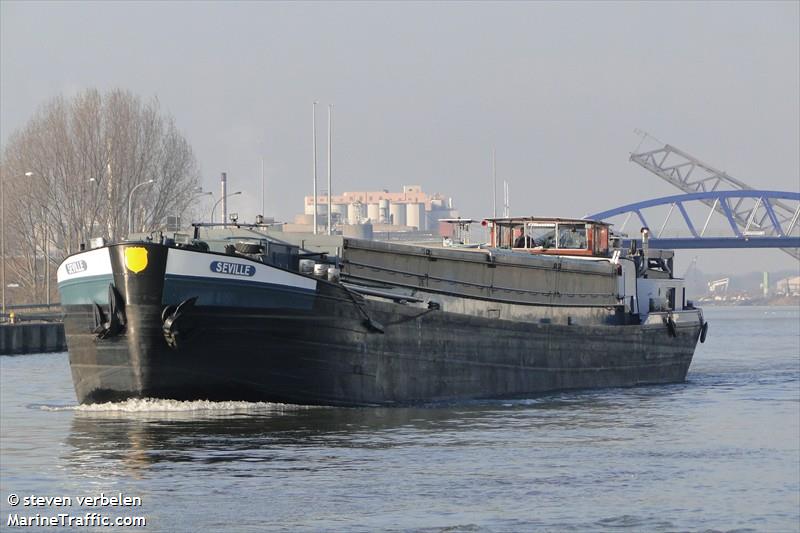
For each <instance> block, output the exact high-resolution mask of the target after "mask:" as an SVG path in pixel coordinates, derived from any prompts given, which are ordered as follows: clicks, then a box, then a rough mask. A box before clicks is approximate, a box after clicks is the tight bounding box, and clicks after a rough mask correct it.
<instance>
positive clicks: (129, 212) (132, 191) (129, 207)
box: [128, 180, 156, 236]
mask: <svg viewBox="0 0 800 533" xmlns="http://www.w3.org/2000/svg"><path fill="white" fill-rule="evenodd" d="M155 181H156V180H147V181H143V182H142V183H140V184H139V185H137V186H136V187H134V188H133V189H131V193H130V194H129V195H128V236H130V234H131V233H133V219H132V218H131V199H132V198H133V193H134V192H135V191H136V189H138V188H139V187H142V186H143V185H149V184H150V183H154V182H155Z"/></svg>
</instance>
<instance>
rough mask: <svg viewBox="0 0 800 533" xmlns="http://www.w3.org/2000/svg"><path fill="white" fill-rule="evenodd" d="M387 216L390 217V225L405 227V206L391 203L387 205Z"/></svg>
mask: <svg viewBox="0 0 800 533" xmlns="http://www.w3.org/2000/svg"><path fill="white" fill-rule="evenodd" d="M389 216H391V217H392V224H394V225H395V226H405V225H406V205H405V204H396V203H394V202H392V203H391V204H390V205H389Z"/></svg>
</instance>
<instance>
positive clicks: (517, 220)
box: [484, 216, 611, 226]
mask: <svg viewBox="0 0 800 533" xmlns="http://www.w3.org/2000/svg"><path fill="white" fill-rule="evenodd" d="M484 220H485V221H486V222H493V223H495V224H524V223H525V222H541V223H548V222H550V223H554V224H597V225H600V226H611V224H609V223H608V222H602V221H600V220H590V219H588V218H556V217H533V216H530V217H498V218H486V219H484Z"/></svg>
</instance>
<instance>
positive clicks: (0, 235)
mask: <svg viewBox="0 0 800 533" xmlns="http://www.w3.org/2000/svg"><path fill="white" fill-rule="evenodd" d="M25 176H26V177H28V178H30V177H31V176H33V172H26V173H25ZM5 184H6V181H5V179H4V176H0V212H1V213H2V215H1V216H0V256H2V278H3V288H2V292H3V297H2V300H3V305H2V307H3V315H5V313H6V187H5Z"/></svg>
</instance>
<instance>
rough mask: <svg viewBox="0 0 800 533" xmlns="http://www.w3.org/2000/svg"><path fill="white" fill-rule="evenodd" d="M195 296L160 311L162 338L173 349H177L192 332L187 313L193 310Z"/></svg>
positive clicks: (195, 300)
mask: <svg viewBox="0 0 800 533" xmlns="http://www.w3.org/2000/svg"><path fill="white" fill-rule="evenodd" d="M196 302H197V296H193V297H191V298H187V299H186V300H184V301H182V302H181V303H180V304H178V305H177V307H176V306H174V305H168V306H166V307H165V308H164V310H163V311H162V312H161V322H162V326H161V331H162V333H163V334H164V340H165V341H167V345H168V346H169V347H170V348H172V349H173V350H177V349H179V348H180V346H181V345H182V344H183V343H184V342H186V341H187V340H188V339H189V338H190V337H191V335H192V333H193V332H194V328H193V327H192V325H191V323H190V320H189V315H190V314H191V312H192V310H194V306H195V303H196Z"/></svg>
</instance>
